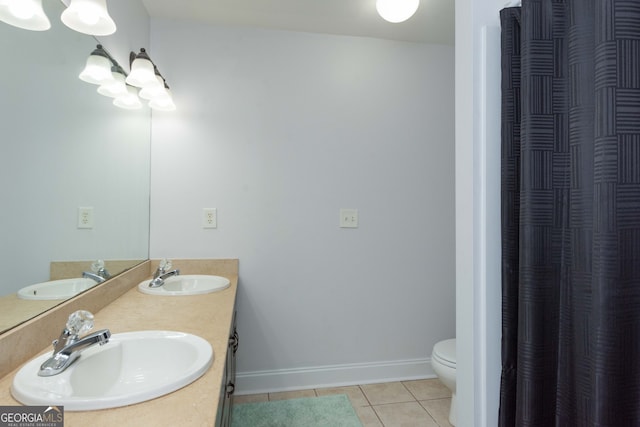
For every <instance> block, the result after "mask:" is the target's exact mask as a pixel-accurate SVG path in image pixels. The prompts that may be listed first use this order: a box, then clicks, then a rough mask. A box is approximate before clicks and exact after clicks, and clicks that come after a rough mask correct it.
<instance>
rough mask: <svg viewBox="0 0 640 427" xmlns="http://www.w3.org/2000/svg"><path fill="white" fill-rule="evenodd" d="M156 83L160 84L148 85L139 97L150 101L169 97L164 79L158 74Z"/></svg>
mask: <svg viewBox="0 0 640 427" xmlns="http://www.w3.org/2000/svg"><path fill="white" fill-rule="evenodd" d="M156 81H157V82H158V84H154V85H148V86H145V87H143V88H142V89H140V92H139V93H138V95H139V96H140V98H142V99H146V100H148V101H150V100H152V99H156V98H161V97H163V96H168V95H167V90H166V89H165V87H164V80H163V79H162V77H160V76H159V75H157V74H156Z"/></svg>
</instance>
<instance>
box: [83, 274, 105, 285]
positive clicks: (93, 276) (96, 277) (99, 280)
mask: <svg viewBox="0 0 640 427" xmlns="http://www.w3.org/2000/svg"><path fill="white" fill-rule="evenodd" d="M82 277H84V278H87V279H93V280H95V281H96V283H102V282H104V281H105V280H107V279H106V278H104V277H102V276H100V275H99V274H96V273H90V272H88V271H83V272H82Z"/></svg>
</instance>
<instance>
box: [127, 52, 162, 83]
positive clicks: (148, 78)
mask: <svg viewBox="0 0 640 427" xmlns="http://www.w3.org/2000/svg"><path fill="white" fill-rule="evenodd" d="M129 62H130V65H131V73H129V76H127V84H130V85H132V86H135V87H140V88H142V87H145V86H153V85H156V84H158V81H157V80H156V73H155V66H154V64H153V62H151V58H149V55H148V54H147V51H146V50H145V49H144V48H142V49H140V53H138V54H137V55H136V54H135V53H133V52H131V54H130V55H129Z"/></svg>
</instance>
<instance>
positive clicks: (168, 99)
mask: <svg viewBox="0 0 640 427" xmlns="http://www.w3.org/2000/svg"><path fill="white" fill-rule="evenodd" d="M149 107H151V108H153V109H154V110H160V111H174V110H175V109H176V104H174V103H173V96H171V90H170V89H169V86H165V87H164V94H163V95H162V96H158V97H155V98H153V99H152V100H150V101H149Z"/></svg>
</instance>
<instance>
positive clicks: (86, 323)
mask: <svg viewBox="0 0 640 427" xmlns="http://www.w3.org/2000/svg"><path fill="white" fill-rule="evenodd" d="M91 328H93V314H91V313H90V312H88V311H85V310H79V311H76V312H74V313H72V314H71V315H70V316H69V320H67V324H66V325H65V328H64V329H63V330H62V333H61V334H60V337H59V338H58V339H57V340H54V341H53V343H52V344H53V354H52V355H51V357H50V358H49V359H47V360H46V361H45V362H44V363H43V364H42V365H40V370H39V371H38V375H39V376H41V377H50V376H53V375H58V374H59V373H61V372H63V371H64V370H65V369H67V368H68V367H69V366H71V364H72V363H73V362H75V361H76V359H77V358H78V357H80V354H81V353H82V351H83V350H85V349H87V348H89V347H92V346H94V345H96V344H99V345H104V344H106V343H108V342H109V338H110V337H111V332H110V331H109V330H108V329H102V330H100V331H96V332H94V333H91V334H88V335H85V336H84V337H82V338H80V334H82V333H84V332H88V331H89V330H91Z"/></svg>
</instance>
